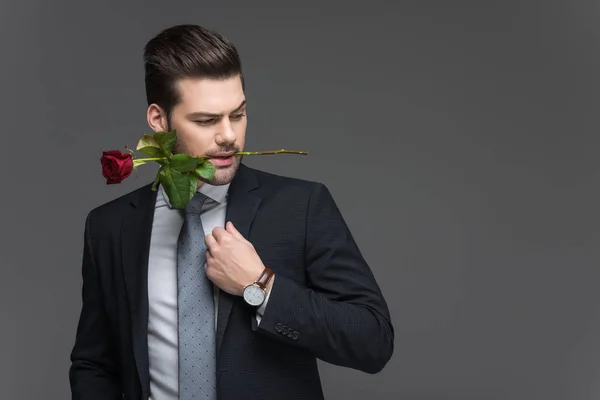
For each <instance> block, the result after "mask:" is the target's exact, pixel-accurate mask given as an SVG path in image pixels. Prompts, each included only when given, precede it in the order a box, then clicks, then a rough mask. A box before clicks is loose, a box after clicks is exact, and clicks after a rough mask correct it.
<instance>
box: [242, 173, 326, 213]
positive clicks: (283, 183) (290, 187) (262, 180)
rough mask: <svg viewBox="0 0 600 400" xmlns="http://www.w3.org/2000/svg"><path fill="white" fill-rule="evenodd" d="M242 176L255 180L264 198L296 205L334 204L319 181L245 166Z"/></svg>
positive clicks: (324, 185)
mask: <svg viewBox="0 0 600 400" xmlns="http://www.w3.org/2000/svg"><path fill="white" fill-rule="evenodd" d="M242 174H243V175H245V177H250V176H252V179H256V183H257V186H258V187H259V188H260V189H259V190H260V191H261V192H262V193H263V194H264V195H265V197H270V198H273V199H280V200H284V201H289V202H291V203H296V204H297V203H304V204H307V203H315V202H317V203H320V202H331V203H333V202H334V200H333V196H332V194H331V192H330V190H329V188H328V187H327V185H326V184H325V183H324V182H321V181H317V180H310V179H302V178H297V177H291V176H286V175H281V174H277V173H273V172H267V171H263V170H259V169H255V168H250V167H248V166H245V165H244V166H243V167H242Z"/></svg>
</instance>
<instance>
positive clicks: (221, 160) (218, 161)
mask: <svg viewBox="0 0 600 400" xmlns="http://www.w3.org/2000/svg"><path fill="white" fill-rule="evenodd" d="M233 154H234V153H219V154H214V155H213V156H212V157H211V158H209V161H210V162H211V163H212V164H214V165H215V166H217V167H226V166H228V165H231V164H232V163H233Z"/></svg>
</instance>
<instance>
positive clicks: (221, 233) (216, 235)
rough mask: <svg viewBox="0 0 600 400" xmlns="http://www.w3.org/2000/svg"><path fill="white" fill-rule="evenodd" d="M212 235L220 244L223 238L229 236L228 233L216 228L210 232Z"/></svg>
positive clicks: (218, 227)
mask: <svg viewBox="0 0 600 400" xmlns="http://www.w3.org/2000/svg"><path fill="white" fill-rule="evenodd" d="M212 235H213V236H214V238H215V239H216V240H217V242H220V241H221V240H222V239H223V238H224V237H225V236H227V235H229V232H227V231H226V230H225V229H223V228H222V227H220V226H217V227H215V228H214V229H213V230H212Z"/></svg>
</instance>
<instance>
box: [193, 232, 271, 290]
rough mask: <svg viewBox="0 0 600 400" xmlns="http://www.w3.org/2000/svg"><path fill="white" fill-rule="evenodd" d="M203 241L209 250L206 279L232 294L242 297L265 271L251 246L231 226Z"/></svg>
mask: <svg viewBox="0 0 600 400" xmlns="http://www.w3.org/2000/svg"><path fill="white" fill-rule="evenodd" d="M204 241H205V242H206V246H207V247H208V248H207V250H206V267H205V268H206V276H207V277H208V279H210V280H211V281H212V282H213V283H214V284H215V285H217V286H218V287H219V288H220V289H221V290H224V291H225V292H227V293H229V294H232V295H234V296H241V295H242V292H243V290H244V288H245V287H246V286H248V285H250V284H251V283H253V282H254V281H256V279H257V278H258V277H259V276H260V274H261V273H262V272H263V270H264V268H265V266H264V264H263V263H262V261H261V259H260V257H259V256H258V254H257V253H256V250H255V249H254V246H253V245H252V243H250V242H249V241H247V240H246V239H245V238H244V236H242V234H241V233H240V232H239V231H238V230H237V229H235V227H234V226H233V223H231V222H227V223H226V224H225V229H223V228H221V227H216V228H215V229H213V231H212V233H211V234H208V235H206V238H205V239H204Z"/></svg>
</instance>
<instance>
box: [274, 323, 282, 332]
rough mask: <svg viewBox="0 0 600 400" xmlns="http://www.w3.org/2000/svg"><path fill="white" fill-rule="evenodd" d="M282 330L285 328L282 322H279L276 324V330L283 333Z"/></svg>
mask: <svg viewBox="0 0 600 400" xmlns="http://www.w3.org/2000/svg"><path fill="white" fill-rule="evenodd" d="M282 330H283V326H282V325H281V322H278V323H277V325H275V331H276V332H277V333H281V331H282Z"/></svg>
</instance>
